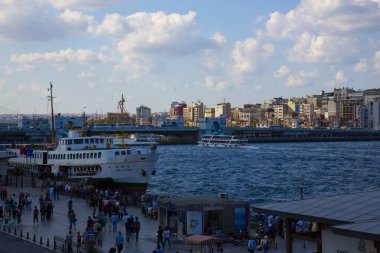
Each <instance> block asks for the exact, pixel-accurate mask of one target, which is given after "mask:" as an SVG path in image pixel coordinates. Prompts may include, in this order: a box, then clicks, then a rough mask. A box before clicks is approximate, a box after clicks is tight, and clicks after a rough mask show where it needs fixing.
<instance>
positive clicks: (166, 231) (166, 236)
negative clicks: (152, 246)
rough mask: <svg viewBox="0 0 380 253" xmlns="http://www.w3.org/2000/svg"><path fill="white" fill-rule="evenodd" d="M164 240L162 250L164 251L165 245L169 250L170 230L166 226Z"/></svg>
mask: <svg viewBox="0 0 380 253" xmlns="http://www.w3.org/2000/svg"><path fill="white" fill-rule="evenodd" d="M164 238H165V240H164V245H163V246H162V248H163V249H164V250H165V245H166V243H167V244H168V245H169V249H170V229H169V227H168V226H167V227H166V228H165V231H164Z"/></svg>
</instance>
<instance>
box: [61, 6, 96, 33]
mask: <svg viewBox="0 0 380 253" xmlns="http://www.w3.org/2000/svg"><path fill="white" fill-rule="evenodd" d="M59 18H60V19H62V20H63V23H64V24H65V26H66V30H70V31H72V33H73V34H75V33H77V34H82V33H84V32H88V33H92V32H94V30H95V26H96V25H97V24H96V22H95V19H94V17H92V16H89V15H84V14H83V13H81V12H79V11H72V10H65V11H64V12H63V13H61V14H60V15H59Z"/></svg>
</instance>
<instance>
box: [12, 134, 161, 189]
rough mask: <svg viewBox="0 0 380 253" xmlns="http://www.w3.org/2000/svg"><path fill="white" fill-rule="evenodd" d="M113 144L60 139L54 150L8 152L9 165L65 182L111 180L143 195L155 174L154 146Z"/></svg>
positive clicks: (130, 141)
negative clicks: (52, 176) (55, 177)
mask: <svg viewBox="0 0 380 253" xmlns="http://www.w3.org/2000/svg"><path fill="white" fill-rule="evenodd" d="M125 141H126V142H125V143H124V144H114V143H113V139H112V138H109V137H102V136H91V137H79V136H71V137H68V138H62V139H61V140H60V141H59V142H58V145H57V147H56V148H55V150H34V149H33V148H32V146H31V145H29V146H25V147H22V148H19V149H9V150H8V152H9V155H11V156H14V158H10V159H9V160H8V165H9V166H11V167H14V168H17V169H22V170H23V171H24V172H25V173H34V174H39V175H40V174H41V173H48V174H49V173H51V175H54V176H57V177H59V178H65V179H70V180H74V179H83V181H87V179H89V178H93V179H97V180H102V179H103V180H107V179H112V180H113V182H114V183H115V184H116V185H117V186H119V187H121V188H122V189H124V190H125V191H128V192H140V193H144V192H145V191H146V188H147V185H148V180H149V177H150V176H151V175H152V174H155V164H156V161H157V159H158V154H157V153H156V147H157V146H156V143H155V142H149V141H141V140H138V139H125Z"/></svg>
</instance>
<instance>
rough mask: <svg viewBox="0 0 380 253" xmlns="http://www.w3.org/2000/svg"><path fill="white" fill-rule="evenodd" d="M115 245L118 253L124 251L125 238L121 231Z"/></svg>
mask: <svg viewBox="0 0 380 253" xmlns="http://www.w3.org/2000/svg"><path fill="white" fill-rule="evenodd" d="M115 245H116V248H117V253H120V252H121V251H122V250H123V245H124V238H123V236H122V235H121V231H119V232H118V235H117V236H116V240H115Z"/></svg>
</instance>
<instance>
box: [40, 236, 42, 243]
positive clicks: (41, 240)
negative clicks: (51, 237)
mask: <svg viewBox="0 0 380 253" xmlns="http://www.w3.org/2000/svg"><path fill="white" fill-rule="evenodd" d="M40 244H42V236H40Z"/></svg>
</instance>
